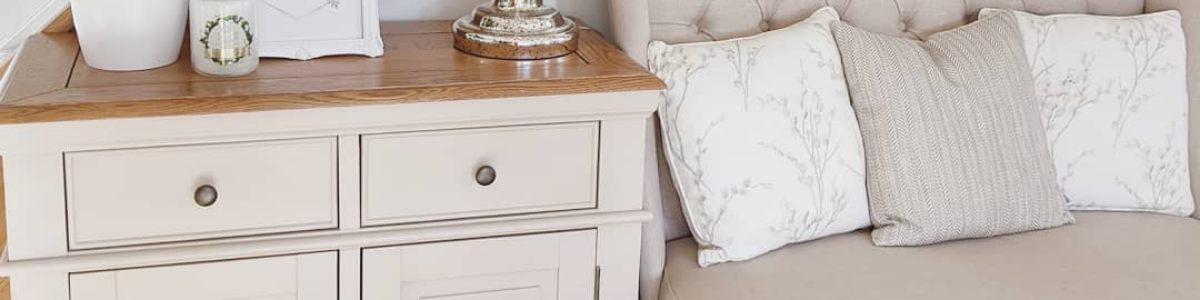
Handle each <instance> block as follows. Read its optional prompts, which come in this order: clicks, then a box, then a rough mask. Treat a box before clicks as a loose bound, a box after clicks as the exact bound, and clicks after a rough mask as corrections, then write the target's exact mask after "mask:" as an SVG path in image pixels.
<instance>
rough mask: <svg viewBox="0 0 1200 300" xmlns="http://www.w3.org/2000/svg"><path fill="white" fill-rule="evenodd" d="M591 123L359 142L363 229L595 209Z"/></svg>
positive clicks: (594, 130)
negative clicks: (389, 225) (494, 216)
mask: <svg viewBox="0 0 1200 300" xmlns="http://www.w3.org/2000/svg"><path fill="white" fill-rule="evenodd" d="M599 132H600V124H599V123H598V122H584V123H567V124H553V125H530V126H510V127H497V128H484V129H466V130H442V131H427V132H412V133H399V134H380V135H366V136H363V138H362V149H363V150H362V151H363V153H362V162H363V163H362V167H363V178H362V180H363V186H362V188H363V210H364V211H363V212H364V213H363V224H364V225H368V226H371V225H383V224H394V223H407V222H421V221H433V220H446V219H460V218H469V217H480V216H493V215H504V214H515V213H531V212H545V211H558V210H570V209H586V208H594V207H596V184H597V177H596V174H597V173H596V168H597V167H596V163H597V159H598V156H597V155H598V153H599V143H600V140H599Z"/></svg>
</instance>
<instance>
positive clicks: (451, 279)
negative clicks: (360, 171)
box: [362, 230, 596, 300]
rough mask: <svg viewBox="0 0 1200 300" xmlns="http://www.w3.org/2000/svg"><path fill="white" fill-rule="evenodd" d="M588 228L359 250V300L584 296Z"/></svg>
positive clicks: (591, 260)
mask: <svg viewBox="0 0 1200 300" xmlns="http://www.w3.org/2000/svg"><path fill="white" fill-rule="evenodd" d="M595 270H596V233H595V231H594V230H585V231H574V232H565V233H551V234H539V235H527V236H515V237H503V238H491V239H481V240H469V241H458V242H446V243H432V244H422V245H411V246H398V247H387V248H376V249H367V250H363V291H362V292H363V300H385V299H386V300H510V299H511V300H517V299H520V300H555V299H563V300H587V299H593V298H594V297H595V284H596V281H595V280H596V277H595V276H596V274H595Z"/></svg>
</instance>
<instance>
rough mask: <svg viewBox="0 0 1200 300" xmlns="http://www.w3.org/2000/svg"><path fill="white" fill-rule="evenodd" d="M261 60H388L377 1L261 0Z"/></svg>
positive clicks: (257, 8) (258, 11)
mask: <svg viewBox="0 0 1200 300" xmlns="http://www.w3.org/2000/svg"><path fill="white" fill-rule="evenodd" d="M255 11H256V13H255V14H256V15H257V19H258V28H257V31H258V32H257V34H256V37H255V38H256V42H258V43H259V44H258V51H259V56H260V57H273V58H290V59H298V60H309V59H314V58H319V57H324V56H333V55H363V56H369V57H379V56H383V48H384V47H383V37H382V35H381V34H380V32H379V2H378V0H257V1H256V3H255Z"/></svg>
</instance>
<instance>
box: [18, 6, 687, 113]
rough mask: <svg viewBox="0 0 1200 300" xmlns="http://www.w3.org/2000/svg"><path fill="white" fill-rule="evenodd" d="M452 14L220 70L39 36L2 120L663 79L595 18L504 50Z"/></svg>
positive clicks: (514, 91) (513, 91) (405, 98)
mask: <svg viewBox="0 0 1200 300" xmlns="http://www.w3.org/2000/svg"><path fill="white" fill-rule="evenodd" d="M450 24H451V23H450V21H405V22H384V23H383V25H382V29H383V33H384V37H383V38H384V44H385V47H386V54H385V55H384V56H383V57H380V58H365V57H356V56H344V57H329V58H321V59H316V60H311V61H292V60H276V59H264V60H263V61H262V64H261V65H260V66H259V69H258V71H256V72H255V73H253V74H251V75H248V76H244V77H237V78H210V77H204V76H201V75H198V74H196V73H195V72H192V70H191V67H190V60H189V59H188V55H186V54H187V51H183V52H184V53H183V55H181V57H180V60H179V61H178V62H176V63H175V64H172V65H169V66H166V67H163V68H159V69H154V70H148V71H135V72H108V71H101V70H96V69H92V68H90V67H88V66H87V64H86V62H85V61H83V57H82V56H81V55H79V46H78V43H77V40H76V39H75V37H74V34H72V33H57V34H41V35H38V36H35V37H32V38H31V39H30V42H28V43H26V45H25V48H24V49H23V52H22V53H23V54H22V55H21V57H20V58H18V59H17V60H16V61H14V63H13V68H15V69H14V72H15V73H14V77H13V79H12V80H11V81H10V82H9V86H8V92H7V93H6V94H5V95H4V96H3V99H0V124H13V123H31V122H50V121H67V120H93V119H106V118H130V117H152V116H171V115H192V114H212V113H228V112H246V111H262V110H281V109H302V108H322V107H341V106H355V105H377V104H390V103H407V102H426V101H448V100H464V99H489V98H508V97H527V96H545V95H561V94H573V93H598V92H618V91H636V90H656V89H662V88H663V87H664V85H663V84H662V82H661V81H659V80H658V79H657V78H655V77H654V76H653V75H651V74H650V73H649V72H647V71H646V70H645V69H642V68H641V67H640V66H639V65H638V64H636V63H634V62H633V61H632V60H631V59H629V58H628V57H626V56H625V54H624V53H623V52H621V51H620V49H618V48H616V47H615V46H613V45H612V44H610V43H609V42H607V41H606V40H605V39H604V38H603V37H602V36H600V34H598V33H596V32H595V31H592V30H584V31H582V33H581V34H582V37H581V40H580V49H579V51H578V52H577V53H575V54H572V55H568V56H566V57H561V58H556V59H549V60H539V61H513V60H496V59H486V58H480V57H476V56H471V55H469V54H465V53H462V52H459V51H457V50H454V48H453V38H452V37H451V33H450V32H449V28H450Z"/></svg>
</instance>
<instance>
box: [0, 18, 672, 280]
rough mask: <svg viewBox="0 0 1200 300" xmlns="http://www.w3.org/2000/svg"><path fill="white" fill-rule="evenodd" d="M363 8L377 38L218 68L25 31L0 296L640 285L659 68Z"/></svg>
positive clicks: (1, 121)
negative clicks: (540, 49) (104, 53)
mask: <svg viewBox="0 0 1200 300" xmlns="http://www.w3.org/2000/svg"><path fill="white" fill-rule="evenodd" d="M382 27H383V33H384V40H385V44H386V49H387V50H386V51H387V55H386V56H385V57H382V58H375V59H371V58H362V57H332V58H325V59H319V60H313V61H304V62H300V61H283V60H264V61H263V63H262V65H261V66H260V68H259V69H258V71H257V72H256V73H254V74H252V75H249V76H247V77H241V78H232V79H217V78H207V77H202V76H200V75H197V74H195V73H193V72H192V71H191V70H190V68H189V67H188V66H189V62H188V61H187V57H186V53H185V55H183V58H181V60H180V61H179V62H177V63H175V64H174V65H170V66H167V67H165V68H160V69H155V70H149V71H138V72H122V73H113V72H104V71H99V70H94V69H90V68H88V67H87V65H86V64H85V63H83V62H82V57H80V55H79V47H78V44H77V42H76V39H75V36H74V35H73V34H71V33H61V34H43V35H39V36H34V37H32V38H30V40H28V41H27V42H26V43H25V44H24V46H23V47H22V49H21V50H20V52H19V53H18V54H17V56H16V58H15V59H14V61H13V64H12V66H11V68H10V70H9V71H8V74H7V76H6V80H5V83H6V84H5V85H4V86H3V87H0V88H2V89H3V90H2V91H0V93H2V94H0V156H2V159H3V180H4V185H3V186H4V188H5V190H4V193H3V195H4V200H5V201H6V203H5V204H6V206H7V222H8V230H9V233H8V245H7V249H6V251H5V254H4V257H3V260H2V261H0V275H5V276H11V280H12V285H13V286H12V293H13V299H17V300H27V299H38V300H68V299H69V300H160V299H183V298H186V299H211V300H218V299H222V300H223V299H245V300H285V299H286V300H325V299H340V300H382V299H405V300H409V299H411V300H416V299H438V300H468V299H470V300H503V299H542V300H549V299H563V300H576V299H598V300H633V299H636V298H637V279H638V256H639V245H640V232H641V223H642V222H644V221H646V220H649V219H650V218H651V215H650V213H648V212H646V211H644V210H643V207H642V198H643V176H644V171H645V166H646V163H647V159H648V157H647V154H648V153H652V152H647V151H648V150H647V149H648V148H647V143H648V139H647V137H648V134H647V133H648V130H651V127H652V126H650V125H651V123H649V122H650V117H651V115H652V113H653V111H654V110H655V109H656V108H657V107H658V91H659V90H660V89H662V88H663V84H662V82H660V81H659V80H657V79H656V78H655V77H654V76H652V75H651V74H649V73H648V72H646V71H645V70H643V69H642V68H640V67H639V66H638V65H637V64H636V63H634V62H633V61H631V60H630V59H629V58H627V57H626V56H625V55H624V54H623V53H622V52H621V51H620V50H619V49H617V48H616V47H614V46H613V45H611V44H609V43H608V42H606V41H605V40H604V38H603V37H602V36H600V35H599V34H597V33H596V32H594V31H591V30H584V31H583V32H582V38H581V46H580V50H579V51H578V52H577V53H575V54H572V55H568V56H565V57H561V58H556V59H550V60H542V61H505V60H491V59H484V58H478V57H473V56H470V55H467V54H463V53H460V52H457V51H455V50H453V48H452V46H451V45H452V39H451V36H450V34H449V33H448V29H449V28H450V23H449V22H442V21H424V22H392V23H385V24H383V26H382Z"/></svg>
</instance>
